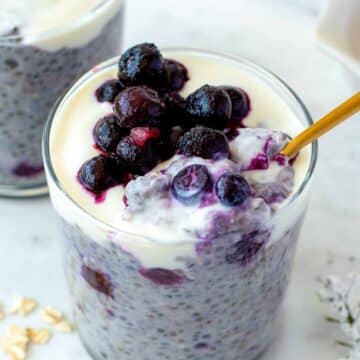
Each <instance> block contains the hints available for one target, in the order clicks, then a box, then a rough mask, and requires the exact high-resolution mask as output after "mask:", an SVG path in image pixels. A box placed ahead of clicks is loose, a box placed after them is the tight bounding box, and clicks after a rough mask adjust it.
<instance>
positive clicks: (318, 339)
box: [0, 0, 360, 360]
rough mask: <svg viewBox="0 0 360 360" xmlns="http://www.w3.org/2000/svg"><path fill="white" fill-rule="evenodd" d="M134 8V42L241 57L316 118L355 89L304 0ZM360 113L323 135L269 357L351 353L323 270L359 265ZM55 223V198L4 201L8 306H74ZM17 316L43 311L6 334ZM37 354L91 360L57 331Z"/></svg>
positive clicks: (167, 0)
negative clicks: (333, 321)
mask: <svg viewBox="0 0 360 360" xmlns="http://www.w3.org/2000/svg"><path fill="white" fill-rule="evenodd" d="M127 10H128V12H127V23H126V36H125V45H126V46H127V45H130V44H133V43H136V42H141V41H144V40H147V41H154V42H156V43H158V44H159V45H161V46H169V45H176V46H191V47H201V48H209V49H214V50H220V51H226V52H230V53H234V54H239V55H243V56H245V57H248V58H250V59H253V60H255V61H257V62H258V63H260V64H263V65H265V66H266V67H268V68H270V69H271V70H273V71H274V72H276V73H278V74H279V75H280V76H281V77H283V78H284V79H285V80H286V81H287V82H288V83H289V84H290V85H291V86H292V87H293V88H294V89H295V90H296V91H297V92H298V93H299V94H300V96H301V97H302V98H303V100H304V101H305V103H306V104H307V105H308V107H309V109H310V111H311V113H312V114H313V116H314V117H315V118H316V117H318V116H320V115H322V114H323V113H325V112H326V111H327V110H328V109H329V108H331V107H332V106H334V105H336V104H337V103H339V102H340V101H342V100H344V99H345V98H346V97H347V96H350V95H351V93H352V92H353V91H354V90H355V88H354V85H353V83H351V84H350V82H349V79H348V77H346V76H345V75H344V72H343V69H342V67H341V66H340V65H339V64H337V63H336V62H335V61H334V60H332V59H330V58H328V57H326V56H325V55H324V54H323V53H321V52H320V51H318V50H317V49H316V47H315V46H314V38H313V36H314V35H313V30H314V26H315V23H316V15H315V14H314V12H313V11H312V10H310V9H304V8H302V7H299V6H297V5H296V2H286V1H268V0H252V1H249V0H247V1H246V0H222V1H215V0H183V1H182V2H179V1H177V0H146V1H145V0H129V1H128V9H127ZM359 120H360V118H359V117H358V118H354V119H352V120H350V121H348V122H346V123H345V124H343V125H341V126H340V127H339V128H338V129H337V130H336V131H334V132H333V133H331V134H329V135H327V136H326V137H324V138H323V139H322V140H321V143H320V159H319V164H318V168H317V172H316V176H315V181H314V189H313V196H312V201H311V204H310V207H309V212H308V216H307V219H306V222H305V225H304V229H303V232H302V235H301V241H300V246H299V251H298V254H297V258H296V265H295V270H294V276H293V279H292V282H291V286H290V291H289V293H288V296H287V298H286V301H285V306H284V311H283V315H282V317H281V324H280V329H279V333H278V336H277V341H276V343H275V344H274V345H273V346H272V347H271V349H270V351H269V352H268V353H267V354H266V355H265V356H264V360H288V359H292V360H303V359H328V360H333V359H334V360H335V359H336V358H338V357H340V356H341V355H342V354H343V349H342V348H340V347H338V346H336V345H335V342H334V340H335V338H336V332H335V330H334V328H333V326H332V325H329V324H326V323H325V322H324V320H323V313H324V311H325V309H324V307H323V306H322V305H320V304H319V303H318V300H317V298H316V295H315V289H316V282H315V278H316V276H317V275H319V274H324V273H332V272H335V273H343V272H346V271H349V270H355V269H357V270H359V269H360V242H359V233H360V186H359V181H358V178H359V176H360V167H359V164H360V140H359V139H360V126H359ZM55 225H56V224H55V214H54V213H53V211H52V209H51V206H50V203H49V200H48V199H47V198H42V199H36V200H26V201H21V200H4V199H1V200H0V229H1V232H0V239H1V253H0V300H3V301H5V302H6V303H7V304H9V301H10V299H11V297H12V296H13V295H16V294H23V295H28V296H32V297H35V298H36V299H38V300H39V301H40V302H41V303H42V304H44V305H48V304H51V305H53V306H55V307H57V308H59V309H63V310H65V311H67V312H68V313H70V312H69V302H68V297H67V292H66V286H65V281H64V279H63V274H62V269H61V259H60V253H59V246H58V244H57V236H56V233H57V232H56V226H55ZM350 256H355V257H356V258H357V259H356V260H355V262H351V261H350V260H349V257H350ZM329 257H333V258H334V262H333V263H332V264H329V263H328V262H329V261H328V260H329ZM9 323H18V324H23V323H28V324H32V325H40V324H41V322H40V321H39V316H38V315H33V316H30V317H28V318H25V319H22V318H19V317H11V318H9V319H8V320H6V321H3V322H1V323H0V334H2V333H3V332H4V331H5V327H6V325H7V324H9ZM0 359H3V355H2V354H0ZM30 359H34V360H42V359H44V360H45V359H52V360H67V359H70V360H71V359H77V360H88V359H89V358H88V356H87V355H86V353H85V351H84V350H83V349H82V347H81V345H80V343H79V341H78V339H77V337H76V336H75V335H56V337H54V339H53V340H52V341H51V343H50V344H49V345H48V346H44V347H39V348H35V349H34V351H33V352H32V353H31V357H30ZM134 360H136V358H135V357H134Z"/></svg>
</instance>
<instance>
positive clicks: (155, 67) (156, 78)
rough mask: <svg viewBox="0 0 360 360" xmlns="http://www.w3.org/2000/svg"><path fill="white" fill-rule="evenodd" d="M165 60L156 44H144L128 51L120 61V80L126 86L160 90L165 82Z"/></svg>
mask: <svg viewBox="0 0 360 360" xmlns="http://www.w3.org/2000/svg"><path fill="white" fill-rule="evenodd" d="M163 73H164V59H163V57H162V55H161V53H160V51H159V49H158V48H157V47H156V46H155V45H154V44H149V43H143V44H139V45H136V46H134V47H132V48H130V49H129V50H127V51H126V52H125V53H124V54H123V55H122V56H121V58H120V61H119V79H120V81H121V82H123V83H124V84H125V85H127V86H129V85H148V86H150V87H153V88H158V87H159V86H161V84H162V82H163Z"/></svg>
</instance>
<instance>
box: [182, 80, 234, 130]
mask: <svg viewBox="0 0 360 360" xmlns="http://www.w3.org/2000/svg"><path fill="white" fill-rule="evenodd" d="M186 110H187V113H188V114H189V116H190V117H191V118H192V122H193V124H194V125H204V126H206V127H210V128H213V129H219V130H223V129H224V128H225V126H226V124H227V122H228V121H229V120H230V117H231V112H232V106H231V99H230V96H229V95H228V94H227V92H226V91H225V90H224V89H222V88H220V87H216V86H210V85H204V86H202V87H201V88H200V89H198V90H196V91H195V92H193V93H192V94H190V95H189V96H188V98H187V99H186Z"/></svg>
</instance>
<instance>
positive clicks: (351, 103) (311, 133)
mask: <svg viewBox="0 0 360 360" xmlns="http://www.w3.org/2000/svg"><path fill="white" fill-rule="evenodd" d="M359 111H360V92H357V93H356V94H355V95H353V96H352V97H351V98H349V99H348V100H346V101H344V102H343V103H342V104H340V105H339V106H337V107H336V108H335V109H334V110H332V111H330V112H329V113H328V114H327V115H325V116H324V117H322V118H321V119H320V120H319V121H317V122H316V123H314V124H312V125H311V126H310V127H308V128H307V129H306V130H304V131H303V132H302V133H300V134H299V135H297V136H296V137H295V138H294V139H292V140H291V141H290V142H289V143H288V144H287V145H286V146H285V147H284V148H283V149H282V150H281V151H280V154H283V155H285V156H288V157H292V156H294V155H296V154H297V153H298V152H299V151H300V150H301V149H302V148H303V147H305V146H306V145H308V144H310V143H312V142H313V141H314V140H316V139H317V138H319V137H320V136H321V135H323V134H325V133H327V132H328V131H329V130H331V129H332V128H333V127H335V126H336V125H338V124H340V123H341V122H343V121H344V120H346V119H347V118H349V117H350V116H352V115H354V114H356V113H357V112H359Z"/></svg>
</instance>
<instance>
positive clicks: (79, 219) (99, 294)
mask: <svg viewBox="0 0 360 360" xmlns="http://www.w3.org/2000/svg"><path fill="white" fill-rule="evenodd" d="M178 51H181V52H184V51H188V52H190V53H196V54H198V55H199V54H200V55H201V56H210V57H215V58H220V59H222V60H226V61H227V62H232V63H234V64H236V66H238V67H240V68H242V69H244V70H246V71H248V72H250V73H251V74H253V75H254V76H256V77H258V78H260V79H261V80H262V81H264V82H266V83H267V84H268V85H269V86H271V88H272V89H273V91H275V92H276V93H278V94H279V95H280V96H281V97H282V98H283V99H284V101H285V102H286V104H287V105H288V106H289V107H290V108H291V109H292V111H293V112H294V114H295V115H296V116H297V118H298V120H299V122H301V123H302V124H303V125H304V126H309V125H310V124H312V120H311V117H310V115H309V112H308V111H307V109H306V108H305V106H304V105H303V103H302V102H301V100H300V99H299V98H298V97H297V95H296V94H295V93H294V92H293V91H292V90H291V89H290V88H289V87H288V86H287V85H286V84H285V83H284V82H282V81H281V80H280V79H279V78H277V77H276V76H275V75H273V74H271V73H269V72H268V71H266V70H265V69H263V68H260V67H259V66H257V65H254V64H252V63H250V62H248V61H245V60H239V59H234V58H230V57H224V56H223V55H217V54H213V53H208V52H206V53H205V52H199V51H195V50H178ZM114 64H116V60H114V59H112V60H110V61H108V62H106V63H103V64H102V65H100V66H99V68H98V70H99V71H101V70H102V69H107V68H108V67H110V66H114ZM91 77H92V74H91V73H88V74H86V75H85V76H84V77H82V78H81V79H80V80H79V81H78V82H77V83H76V84H75V85H74V86H73V88H72V89H70V91H69V92H68V93H67V94H66V95H65V96H64V97H63V98H62V99H61V100H60V101H59V103H58V104H57V105H56V107H55V108H54V109H53V111H52V113H51V114H50V117H49V120H48V122H47V125H46V128H45V131H44V138H43V156H44V161H45V170H46V174H47V179H48V184H49V189H50V196H51V199H52V203H53V205H54V208H55V210H56V212H57V214H58V219H59V225H60V230H61V234H62V238H61V243H62V247H63V259H64V266H65V273H66V277H67V280H68V284H69V288H70V293H71V296H72V301H73V310H74V319H75V323H76V326H77V327H78V331H79V334H80V337H81V339H82V341H83V343H84V345H85V347H86V348H87V350H88V351H89V353H90V354H91V355H92V356H93V358H94V359H123V360H125V359H129V360H133V359H135V358H136V359H137V360H145V359H162V360H165V359H171V360H184V359H201V360H207V359H220V358H221V359H226V360H239V359H241V360H250V359H255V358H256V357H257V356H259V355H260V354H261V353H262V352H263V351H265V349H266V347H267V346H268V345H269V343H270V342H271V340H272V338H273V336H274V325H275V319H276V317H277V314H278V312H279V307H280V304H281V302H282V299H283V297H284V294H285V291H286V289H287V286H288V282H289V279H290V275H291V269H292V265H293V259H294V254H295V249H296V243H297V240H298V236H299V232H300V229H301V225H302V221H303V218H304V214H305V211H306V206H307V200H308V196H309V188H310V179H311V177H312V174H313V170H314V167H315V164H316V159H317V143H316V142H315V143H313V144H312V145H311V160H310V164H309V166H308V168H307V171H306V174H304V179H303V181H302V183H301V185H300V187H299V188H298V190H297V191H296V193H294V194H293V195H291V197H290V198H289V199H288V201H287V202H286V204H284V205H283V206H282V207H281V208H280V209H279V211H278V212H277V213H276V215H275V216H274V217H273V218H272V220H271V221H270V222H269V223H268V224H267V226H266V228H264V229H262V230H261V231H255V232H253V233H251V234H241V233H239V232H232V233H228V234H223V235H221V236H218V237H217V238H216V239H214V241H212V242H211V243H206V244H204V243H199V244H198V245H197V246H196V253H197V259H196V260H194V259H185V260H184V261H185V267H186V269H185V270H184V271H182V270H181V271H178V270H177V269H174V268H148V267H147V268H145V267H144V266H143V264H142V261H141V260H139V258H136V257H134V256H133V255H132V254H134V253H142V254H144V256H145V257H146V256H147V254H150V256H151V254H159V253H161V254H162V255H164V254H165V256H166V254H169V256H170V254H172V253H173V251H176V254H181V253H186V246H189V245H188V244H186V243H184V244H176V245H175V244H160V243H159V242H156V241H154V240H153V239H150V238H145V237H143V236H139V235H137V234H135V233H128V232H124V231H122V230H121V229H117V228H113V227H111V226H108V225H106V224H105V223H102V222H101V221H99V220H97V219H96V218H94V217H92V215H90V214H89V213H87V212H86V211H85V210H84V209H82V208H80V207H79V206H78V205H77V204H76V203H75V202H74V201H73V200H72V199H71V197H70V196H69V195H68V194H67V193H66V191H65V190H64V189H63V187H62V185H61V183H60V182H59V180H58V178H57V176H56V173H55V171H54V169H53V165H52V161H51V156H50V136H51V129H52V123H53V119H54V116H55V115H56V114H57V112H60V111H61V108H62V104H64V103H66V101H67V99H69V98H70V97H71V96H72V95H73V93H74V92H75V91H76V89H78V88H79V87H80V86H82V85H83V84H84V83H86V82H87V81H88V80H89V79H90V78H91ZM246 237H248V238H251V239H252V240H254V242H255V243H258V244H261V243H263V238H264V237H265V238H270V240H269V241H268V242H266V243H265V245H264V246H262V247H259V248H256V249H255V248H253V249H250V248H249V249H247V250H246V251H249V252H252V253H251V255H252V256H251V261H242V260H244V259H241V252H239V249H243V247H242V246H243V245H244V244H245V243H243V242H242V241H243V240H244V239H245V238H246ZM239 239H241V240H239ZM150 249H151V251H147V250H150ZM140 250H141V251H140ZM149 259H150V258H147V260H149ZM150 260H151V259H150ZM184 273H185V274H186V273H189V274H191V276H189V277H185V278H184V277H182V275H181V274H184ZM150 278H151V280H152V281H150ZM154 280H155V282H154Z"/></svg>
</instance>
